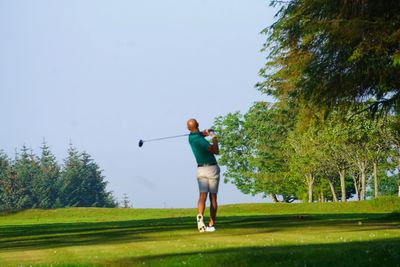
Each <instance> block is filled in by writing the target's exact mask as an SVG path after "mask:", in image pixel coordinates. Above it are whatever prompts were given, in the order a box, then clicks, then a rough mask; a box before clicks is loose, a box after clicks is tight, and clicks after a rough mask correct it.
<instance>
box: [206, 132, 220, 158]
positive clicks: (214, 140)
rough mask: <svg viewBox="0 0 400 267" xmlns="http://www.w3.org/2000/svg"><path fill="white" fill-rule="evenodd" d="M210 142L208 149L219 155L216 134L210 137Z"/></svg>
mask: <svg viewBox="0 0 400 267" xmlns="http://www.w3.org/2000/svg"><path fill="white" fill-rule="evenodd" d="M211 141H212V144H211V145H210V146H209V147H208V151H210V152H211V153H213V154H215V155H219V147H218V139H217V137H216V136H214V137H213V138H212V140H211Z"/></svg>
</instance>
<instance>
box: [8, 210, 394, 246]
mask: <svg viewBox="0 0 400 267" xmlns="http://www.w3.org/2000/svg"><path fill="white" fill-rule="evenodd" d="M360 221H361V222H363V224H362V226H361V227H358V228H357V226H356V225H357V222H360ZM399 221H400V216H399V215H398V214H397V215H396V214H395V215H393V214H318V215H265V216H222V217H219V219H218V232H216V234H217V235H219V236H231V235H235V236H238V235H249V234H259V233H273V232H278V231H286V230H290V229H293V228H296V229H298V230H299V231H301V230H302V229H305V228H307V229H309V228H310V227H312V228H314V229H315V230H316V231H318V229H322V228H326V227H332V228H335V229H336V231H339V232H340V231H346V229H349V227H350V228H351V231H366V230H368V231H370V230H371V229H372V230H374V229H375V230H383V229H391V228H398V227H399V225H400V222H399ZM366 226H367V227H366ZM179 235H184V236H185V237H190V236H191V235H198V232H197V230H196V223H195V219H194V218H193V217H179V218H163V219H147V220H129V221H116V222H90V223H64V224H63V223H61V224H60V223H55V224H30V225H18V226H0V250H2V251H21V250H27V249H29V250H35V249H46V248H57V247H67V246H89V245H96V244H116V243H119V244H121V243H131V242H140V241H162V240H171V238H172V239H173V238H176V236H179Z"/></svg>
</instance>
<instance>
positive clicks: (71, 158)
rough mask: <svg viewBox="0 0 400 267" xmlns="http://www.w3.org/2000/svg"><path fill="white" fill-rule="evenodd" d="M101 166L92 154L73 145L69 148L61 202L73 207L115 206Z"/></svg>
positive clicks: (64, 170)
mask: <svg viewBox="0 0 400 267" xmlns="http://www.w3.org/2000/svg"><path fill="white" fill-rule="evenodd" d="M106 185H107V183H106V182H105V181H104V176H103V175H102V174H101V170H100V168H99V166H98V165H97V164H96V163H95V162H94V161H93V159H92V158H91V156H90V155H89V154H88V153H86V152H84V153H79V152H78V151H77V150H76V149H75V148H74V147H73V146H70V148H69V150H68V157H67V159H66V160H65V163H64V168H63V170H62V174H61V177H60V192H61V203H62V205H63V206H72V207H90V206H93V207H115V206H116V203H115V200H114V199H113V197H112V195H111V192H107V191H106Z"/></svg>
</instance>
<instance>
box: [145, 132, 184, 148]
mask: <svg viewBox="0 0 400 267" xmlns="http://www.w3.org/2000/svg"><path fill="white" fill-rule="evenodd" d="M188 135H189V134H181V135H174V136H167V137H161V138H154V139H149V140H142V139H140V140H139V147H142V146H143V144H144V142H153V141H159V140H164V139H171V138H177V137H184V136H188Z"/></svg>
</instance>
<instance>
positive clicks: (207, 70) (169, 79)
mask: <svg viewBox="0 0 400 267" xmlns="http://www.w3.org/2000/svg"><path fill="white" fill-rule="evenodd" d="M274 14H275V10H274V9H273V8H271V7H269V1H267V0H250V1H243V0H219V1H212V0H180V1H178V0H169V1H162V0H158V1H154V0H141V1H131V0H125V1H122V0H116V1H99V0H86V1H81V0H63V1H61V0H60V1H52V0H36V1H29V0H24V1H22V0H8V1H7V0H0V36H1V42H0V90H1V91H0V92H1V105H0V113H1V115H2V123H1V125H2V127H1V131H0V140H1V141H0V149H3V150H4V151H5V152H6V153H7V154H8V155H9V156H13V155H14V151H15V149H16V148H17V149H20V148H21V146H22V145H23V144H26V145H27V146H29V147H32V148H33V150H34V151H35V152H36V153H39V147H40V145H41V142H42V140H43V138H46V140H47V142H48V144H49V145H50V147H51V150H52V152H53V153H54V154H55V155H56V157H57V159H58V160H59V161H61V160H62V159H64V158H65V157H66V155H67V148H68V144H69V143H70V142H72V143H73V144H74V145H75V146H76V147H77V148H78V150H80V151H87V152H88V153H89V154H91V155H92V156H93V158H94V159H95V161H96V162H97V163H98V164H99V165H100V166H101V168H102V169H103V170H104V172H103V173H104V175H105V176H106V177H107V180H108V182H109V186H108V189H109V190H112V191H114V194H115V196H117V197H118V198H119V199H122V196H123V194H124V193H126V194H128V196H129V198H130V200H131V201H132V202H133V205H134V206H135V207H164V205H165V206H167V207H195V206H196V202H197V194H198V189H197V183H196V180H195V179H196V178H195V169H196V164H195V160H194V157H193V155H192V153H191V150H190V147H189V145H188V142H187V139H186V138H180V139H173V140H168V141H162V142H154V143H145V145H144V146H143V148H141V149H140V148H138V145H137V144H138V140H139V139H150V138H155V137H162V136H169V135H176V134H184V133H186V132H187V130H186V121H187V119H188V118H191V117H194V118H197V119H198V121H199V122H200V128H207V127H209V126H210V125H211V124H212V122H213V120H214V118H215V117H216V116H219V115H225V114H227V113H228V112H234V111H237V110H241V111H246V110H247V109H248V108H249V107H250V106H251V105H252V103H253V102H254V101H256V100H270V99H268V98H267V97H266V96H263V95H260V94H259V93H258V92H257V91H256V89H255V88H254V85H255V84H256V82H258V81H259V80H260V78H259V77H258V70H259V69H260V68H261V67H262V66H263V63H264V62H265V56H266V55H265V54H263V53H260V49H261V48H262V44H263V42H264V40H265V36H263V35H260V31H261V30H262V29H263V28H264V27H266V26H268V25H270V24H271V23H272V21H273V19H274V17H273V16H274ZM219 200H220V203H221V204H225V203H241V202H261V201H265V200H263V199H262V198H261V196H256V197H250V196H246V195H243V194H242V193H240V192H239V191H238V190H237V189H236V188H235V187H234V186H233V185H231V184H223V183H222V184H221V187H220V195H219Z"/></svg>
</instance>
